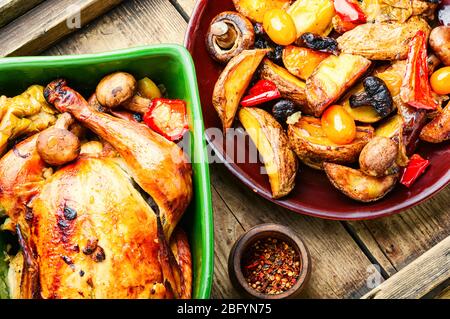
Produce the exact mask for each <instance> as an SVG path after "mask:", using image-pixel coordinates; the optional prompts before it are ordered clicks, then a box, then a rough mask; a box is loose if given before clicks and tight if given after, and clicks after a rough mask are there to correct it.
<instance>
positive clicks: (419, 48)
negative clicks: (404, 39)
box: [400, 31, 438, 110]
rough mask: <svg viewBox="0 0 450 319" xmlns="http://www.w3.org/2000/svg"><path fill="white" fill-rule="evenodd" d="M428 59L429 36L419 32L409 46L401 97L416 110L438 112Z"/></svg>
mask: <svg viewBox="0 0 450 319" xmlns="http://www.w3.org/2000/svg"><path fill="white" fill-rule="evenodd" d="M427 59H428V55H427V36H426V34H425V32H423V31H418V32H417V33H416V35H415V36H414V38H413V39H412V41H411V43H410V46H409V53H408V60H407V64H406V74H405V77H404V78H403V83H402V88H401V91H400V96H401V98H402V101H403V102H404V103H407V104H408V105H410V106H412V107H414V108H416V109H424V110H436V109H437V108H438V103H437V101H436V100H435V99H434V97H433V94H432V90H431V86H430V80H429V77H428V62H427Z"/></svg>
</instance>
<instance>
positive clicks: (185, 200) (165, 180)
mask: <svg viewBox="0 0 450 319" xmlns="http://www.w3.org/2000/svg"><path fill="white" fill-rule="evenodd" d="M44 95H45V97H46V99H47V101H48V102H49V103H50V104H53V105H54V106H55V107H56V108H57V109H58V110H59V111H61V112H69V113H71V114H72V115H73V116H74V117H75V118H76V119H77V120H78V121H79V122H81V123H82V124H83V125H85V126H86V127H88V128H89V129H91V130H92V131H93V132H94V133H96V134H97V135H99V136H100V137H101V138H103V139H104V140H105V141H107V142H108V143H109V144H111V145H112V146H113V147H114V148H115V149H116V151H117V152H118V153H119V154H120V156H121V157H122V158H123V159H124V160H125V162H126V164H127V169H128V170H129V172H130V175H131V176H132V177H133V179H134V180H135V181H136V182H137V184H138V185H139V186H140V187H141V188H142V189H143V190H144V191H145V192H146V193H147V194H149V195H150V196H151V197H152V198H153V199H154V201H155V203H156V204H157V205H158V208H159V215H160V217H161V221H162V226H163V229H164V233H165V235H166V237H167V239H168V240H169V239H170V236H171V234H172V231H173V229H174V228H175V226H176V225H177V223H178V221H179V219H180V218H181V216H182V214H183V213H184V211H185V210H186V208H187V206H188V205H189V202H190V200H191V198H192V176H191V167H190V164H189V163H188V161H187V159H186V156H185V154H184V153H183V151H182V150H181V149H180V148H179V147H178V146H177V145H176V144H174V143H172V142H170V141H168V140H166V139H165V138H163V137H162V136H160V135H158V134H157V133H155V132H153V131H152V130H150V129H149V128H148V127H147V126H145V125H142V124H139V123H132V122H128V121H126V120H123V119H119V118H115V117H113V116H111V115H108V114H104V113H101V112H98V111H96V110H95V109H93V108H92V107H90V106H89V104H88V102H87V101H86V100H85V99H84V98H83V97H82V96H81V95H80V94H79V93H77V92H76V91H74V90H73V89H71V88H70V87H68V86H67V83H66V81H65V80H56V81H53V82H52V83H50V84H49V85H48V86H47V88H46V89H45V92H44Z"/></svg>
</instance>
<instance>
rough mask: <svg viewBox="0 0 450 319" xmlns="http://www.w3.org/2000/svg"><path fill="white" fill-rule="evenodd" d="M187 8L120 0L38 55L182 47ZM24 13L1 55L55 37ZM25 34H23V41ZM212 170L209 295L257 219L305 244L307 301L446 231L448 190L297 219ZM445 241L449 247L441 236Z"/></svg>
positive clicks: (222, 284) (396, 260)
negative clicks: (395, 210) (397, 206)
mask: <svg viewBox="0 0 450 319" xmlns="http://www.w3.org/2000/svg"><path fill="white" fill-rule="evenodd" d="M51 1H52V0H47V1H46V2H51ZM54 2H57V1H54ZM60 2H64V0H62V1H60ZM104 2H107V1H104ZM42 5H43V4H41V6H42ZM39 7H40V6H38V7H36V8H35V9H33V10H36V9H37V8H39ZM193 8H194V0H128V1H124V2H123V3H122V4H120V5H118V6H117V7H116V8H115V9H112V10H111V11H110V12H108V14H106V15H103V16H101V17H100V18H98V19H96V20H94V21H93V22H92V23H90V24H89V25H87V26H85V27H84V28H82V29H79V30H77V31H76V32H75V33H73V34H71V35H69V36H67V37H66V38H64V39H63V40H61V41H59V42H58V43H57V44H55V45H53V46H52V47H51V48H50V49H49V50H47V51H45V52H44V54H48V55H61V54H79V53H93V52H102V51H109V50H114V49H120V48H126V47H133V46H140V45H146V44H153V43H178V44H182V42H183V39H184V30H185V29H186V27H187V20H188V19H189V15H190V14H191V13H192V10H193ZM33 10H32V11H33ZM29 14H31V12H29V13H27V15H29ZM33 14H34V15H35V16H36V17H37V16H38V14H37V13H33ZM44 15H45V14H44ZM51 16H52V15H51V14H48V15H47V17H51ZM23 18H24V16H22V17H20V18H18V19H17V20H15V21H14V22H13V23H11V24H10V25H12V24H15V23H18V22H20V24H19V25H22V29H20V30H21V32H22V33H24V34H22V35H21V37H20V38H22V40H21V41H22V42H20V41H17V42H14V41H13V43H14V46H10V45H9V43H8V44H7V45H6V47H7V48H6V49H5V48H4V46H1V49H0V50H4V51H0V52H12V53H14V54H16V53H20V54H32V53H35V52H40V51H42V50H43V48H46V47H48V46H50V45H51V44H52V43H53V42H54V40H55V39H56V38H60V37H54V36H53V37H39V39H40V40H39V41H38V42H36V41H34V40H33V39H35V38H36V36H31V35H30V36H28V35H26V33H27V32H26V31H25V30H26V27H25V23H26V20H23ZM59 19H60V20H61V17H60V18H59ZM44 20H45V19H44V18H42V19H41V20H40V21H41V25H45V23H48V22H45V21H44ZM52 25H53V24H52ZM8 27H9V25H8V26H6V27H5V28H8ZM5 28H3V29H0V40H4V39H5V37H6V34H5V33H4V29H5ZM58 28H59V27H57V28H56V29H58ZM58 30H59V29H58ZM29 32H30V33H33V32H32V31H29ZM25 38H27V39H30V41H29V43H28V42H27V41H26V39H25ZM8 39H10V40H11V37H9V38H8ZM2 43H6V42H4V41H2ZM0 54H2V53H0ZM211 174H212V176H211V178H212V193H213V201H214V218H215V243H216V247H215V256H216V258H215V278H214V286H213V294H212V296H213V297H216V298H231V297H237V295H236V292H235V291H234V290H233V288H232V287H231V284H230V282H229V279H228V273H227V259H228V254H229V250H230V249H231V246H232V245H233V243H234V242H235V240H236V239H237V238H238V237H239V236H240V235H241V234H242V233H243V232H244V231H245V230H246V229H249V228H251V227H252V226H254V225H256V224H260V223H264V222H277V223H281V224H284V225H287V226H289V227H291V228H292V229H294V230H295V231H296V232H297V233H298V234H299V236H300V237H301V238H302V239H303V240H304V241H305V242H306V244H307V246H308V248H309V249H310V250H311V254H312V259H313V274H312V278H311V282H310V284H309V286H308V289H306V291H305V292H304V296H303V297H309V298H360V297H362V296H363V295H365V294H367V293H368V292H369V291H370V290H371V289H372V288H373V287H372V286H371V285H370V282H369V284H368V281H369V279H370V278H373V277H374V276H375V277H377V278H378V279H379V281H380V282H382V281H383V278H384V279H388V278H389V277H392V278H393V277H394V276H396V273H397V272H399V271H400V270H401V269H403V268H405V267H407V266H408V265H409V264H411V263H412V262H414V261H415V260H416V259H417V258H418V257H419V256H421V255H422V254H424V253H425V252H427V251H428V250H429V249H431V248H432V247H433V246H436V245H437V244H438V243H439V242H441V241H442V240H444V239H446V238H447V237H448V236H449V235H450V208H449V205H448V203H449V202H450V188H448V187H447V188H446V189H445V190H444V191H442V192H441V193H440V194H438V195H437V196H435V197H434V198H432V199H431V200H429V201H427V202H426V203H424V204H422V205H420V206H417V207H416V208H413V209H410V210H408V211H406V212H404V213H402V214H399V215H396V216H392V217H387V218H383V219H379V220H373V221H363V222H351V223H347V222H336V221H326V220H320V219H315V218H310V217H306V216H300V215H296V214H294V213H291V212H289V211H287V210H285V209H282V208H279V207H277V206H275V205H274V204H272V203H269V202H267V201H265V200H263V199H261V198H260V197H258V196H257V195H256V194H254V193H253V192H252V191H251V190H249V189H247V188H245V187H244V186H242V185H241V184H240V183H239V182H238V180H237V179H235V178H234V177H233V176H231V174H230V173H229V172H228V171H227V170H226V168H225V167H224V166H223V165H220V164H216V165H212V167H211ZM444 245H449V243H448V240H447V241H446V242H444ZM372 264H375V266H377V267H379V269H380V272H381V274H382V277H381V276H380V275H379V274H378V273H377V272H375V273H374V270H373V266H372ZM405 269H406V268H405ZM387 281H389V280H387ZM380 287H381V286H380Z"/></svg>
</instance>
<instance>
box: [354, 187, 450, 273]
mask: <svg viewBox="0 0 450 319" xmlns="http://www.w3.org/2000/svg"><path fill="white" fill-rule="evenodd" d="M449 202H450V188H449V187H447V188H446V189H445V190H443V191H442V192H441V193H439V194H438V195H436V196H435V197H434V198H432V199H430V200H429V201H427V202H425V203H424V204H422V205H419V206H417V207H415V208H413V209H410V210H408V211H406V212H404V213H402V214H400V215H396V216H391V217H387V218H383V219H379V220H372V221H365V222H358V223H352V226H353V227H356V228H357V229H363V230H364V229H365V231H367V232H368V233H370V235H369V236H367V235H366V234H365V231H363V232H358V234H359V235H360V237H361V238H362V239H363V240H364V243H365V244H366V245H367V246H368V247H369V249H370V250H371V251H376V250H377V249H380V248H381V250H382V252H383V254H385V256H386V257H387V259H388V260H389V261H390V263H391V264H392V265H393V267H395V269H397V270H400V269H402V268H403V267H405V266H406V265H408V264H409V263H410V262H412V261H414V260H415V259H416V258H417V257H419V256H420V255H422V254H423V253H424V252H426V251H427V250H428V249H430V248H431V247H433V246H435V245H436V244H438V243H439V242H440V241H442V240H443V239H444V238H446V237H448V236H450V206H449V204H448V203H449ZM370 237H371V238H370Z"/></svg>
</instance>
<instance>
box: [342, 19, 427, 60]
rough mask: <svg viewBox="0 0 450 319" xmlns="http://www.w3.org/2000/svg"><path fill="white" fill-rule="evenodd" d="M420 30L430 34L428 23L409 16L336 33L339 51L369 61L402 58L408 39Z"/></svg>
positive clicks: (406, 50) (404, 56)
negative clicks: (397, 20)
mask: <svg viewBox="0 0 450 319" xmlns="http://www.w3.org/2000/svg"><path fill="white" fill-rule="evenodd" d="M419 30H422V31H424V32H425V33H426V34H427V35H428V34H430V31H431V29H430V26H429V25H428V23H427V22H426V21H425V20H424V19H421V18H418V17H413V18H411V19H409V20H408V21H407V22H405V23H400V22H385V23H366V24H362V25H359V26H357V27H356V28H354V29H353V30H350V31H348V32H346V33H344V34H343V35H342V36H340V37H339V38H338V39H337V41H338V43H339V48H340V49H341V51H342V53H348V54H356V55H361V56H363V57H365V58H367V59H370V60H390V61H393V60H404V59H406V57H407V56H408V48H409V42H410V41H411V40H412V38H413V37H414V36H415V35H416V33H417V31H419Z"/></svg>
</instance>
